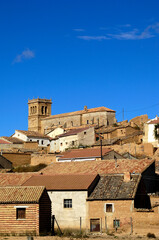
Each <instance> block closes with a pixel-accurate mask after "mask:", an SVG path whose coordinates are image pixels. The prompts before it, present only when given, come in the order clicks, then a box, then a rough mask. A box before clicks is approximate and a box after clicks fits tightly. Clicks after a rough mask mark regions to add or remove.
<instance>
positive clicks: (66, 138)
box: [50, 127, 95, 152]
mask: <svg viewBox="0 0 159 240" xmlns="http://www.w3.org/2000/svg"><path fill="white" fill-rule="evenodd" d="M94 143H95V131H94V127H85V128H77V129H72V130H70V131H68V132H66V133H63V134H60V135H58V136H56V137H55V138H54V139H52V140H51V143H50V151H51V152H64V151H65V150H66V149H69V148H77V147H79V146H80V145H82V146H92V145H93V144H94Z"/></svg>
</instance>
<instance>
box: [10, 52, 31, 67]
mask: <svg viewBox="0 0 159 240" xmlns="http://www.w3.org/2000/svg"><path fill="white" fill-rule="evenodd" d="M34 57H35V53H34V52H33V51H31V50H30V49H26V50H24V51H23V52H22V53H21V54H18V55H17V56H16V58H15V59H14V60H13V64H14V63H19V62H22V61H23V60H26V59H31V58H34Z"/></svg>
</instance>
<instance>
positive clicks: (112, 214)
mask: <svg viewBox="0 0 159 240" xmlns="http://www.w3.org/2000/svg"><path fill="white" fill-rule="evenodd" d="M87 202H88V216H89V218H88V223H87V225H88V226H90V231H91V232H96V231H97V232H99V231H101V232H109V231H115V230H116V228H118V229H119V231H124V232H127V233H132V232H131V231H132V219H133V221H134V216H133V212H134V209H135V208H137V209H139V208H142V209H150V208H151V204H150V199H149V196H148V195H147V193H146V191H145V188H144V185H143V183H142V181H141V175H140V174H130V173H125V174H111V175H110V174H109V175H101V176H100V180H99V182H98V183H97V185H96V187H95V188H94V190H93V192H92V193H91V194H90V196H89V197H88V198H87ZM95 209H96V211H95Z"/></svg>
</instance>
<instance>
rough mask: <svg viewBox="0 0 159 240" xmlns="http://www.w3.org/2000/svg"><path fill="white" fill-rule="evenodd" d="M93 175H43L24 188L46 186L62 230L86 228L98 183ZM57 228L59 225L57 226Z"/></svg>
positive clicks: (53, 213)
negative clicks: (89, 206)
mask: <svg viewBox="0 0 159 240" xmlns="http://www.w3.org/2000/svg"><path fill="white" fill-rule="evenodd" d="M98 181H99V175H98V174H92V175H86V174H84V175H81V174H80V175H70V174H69V175H68V174H67V175H63V174H62V175H52V176H50V175H49V176H48V175H41V176H32V177H31V178H29V180H28V181H26V182H25V183H24V184H23V186H45V187H46V189H47V193H48V195H49V197H50V199H51V203H52V215H54V216H55V218H56V223H58V226H59V227H60V228H62V229H63V228H72V229H79V228H80V224H81V227H82V228H83V229H85V228H86V221H87V211H88V210H87V202H86V199H87V198H88V197H89V195H90V194H91V192H92V191H93V189H94V187H95V186H96V184H97V182H98ZM55 227H57V225H55Z"/></svg>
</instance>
